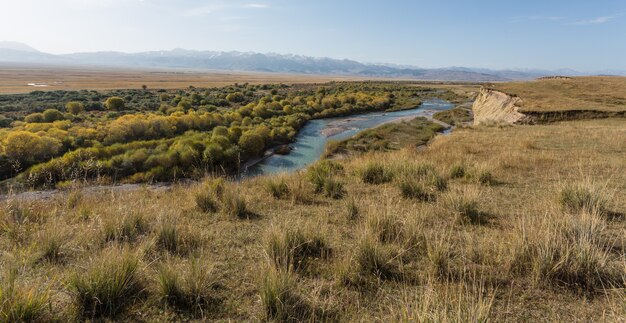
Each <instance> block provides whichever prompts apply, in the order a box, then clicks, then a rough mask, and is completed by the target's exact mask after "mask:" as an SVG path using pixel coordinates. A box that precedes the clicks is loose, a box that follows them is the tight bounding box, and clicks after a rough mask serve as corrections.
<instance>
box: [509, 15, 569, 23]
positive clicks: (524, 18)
mask: <svg viewBox="0 0 626 323" xmlns="http://www.w3.org/2000/svg"><path fill="white" fill-rule="evenodd" d="M563 19H565V18H564V17H561V16H540V15H536V16H519V17H513V18H511V22H515V23H518V22H524V21H560V20H563Z"/></svg>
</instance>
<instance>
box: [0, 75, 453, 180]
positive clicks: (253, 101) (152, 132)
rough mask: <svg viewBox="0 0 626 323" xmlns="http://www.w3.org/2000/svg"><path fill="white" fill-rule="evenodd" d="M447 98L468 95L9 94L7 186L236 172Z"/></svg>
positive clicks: (415, 91)
mask: <svg viewBox="0 0 626 323" xmlns="http://www.w3.org/2000/svg"><path fill="white" fill-rule="evenodd" d="M443 96H445V97H446V98H462V97H463V96H462V95H458V94H456V93H455V92H451V91H449V90H440V89H435V88H429V87H423V86H413V85H411V84H408V83H407V84H403V83H385V82H380V83H374V82H346V83H328V84H322V85H311V84H307V85H292V86H288V85H284V84H264V85H251V84H248V83H245V84H234V85H231V86H226V87H222V88H202V89H200V88H194V87H190V88H189V89H187V90H152V89H137V90H115V91H109V92H98V91H51V92H42V91H35V92H32V93H30V94H16V95H1V96H0V116H1V117H2V118H1V119H0V124H1V125H2V127H0V180H3V179H14V180H13V181H12V183H13V184H16V183H17V184H21V185H23V186H25V187H26V188H29V187H42V186H47V187H53V186H64V185H67V183H68V182H77V181H81V182H82V181H90V182H94V181H95V182H99V183H111V182H114V183H119V182H130V183H142V182H155V181H175V180H178V179H181V178H195V179H198V178H202V177H203V176H205V175H206V174H213V173H215V174H232V173H236V172H237V171H238V170H239V168H240V166H241V165H243V164H245V163H246V162H247V161H250V160H252V159H255V158H257V157H259V156H261V155H262V154H263V153H264V151H265V150H267V149H269V148H272V147H275V146H279V145H284V144H288V143H290V142H292V141H293V140H294V137H295V136H296V134H297V133H298V131H299V130H300V128H301V127H302V126H303V125H304V124H305V123H306V122H307V121H308V120H310V119H316V118H327V117H336V116H344V115H350V114H358V113H365V112H372V111H386V110H402V109H408V108H414V107H417V106H419V104H421V100H422V99H425V98H432V97H443ZM423 127H426V125H423ZM433 131H437V130H436V129H435V130H433Z"/></svg>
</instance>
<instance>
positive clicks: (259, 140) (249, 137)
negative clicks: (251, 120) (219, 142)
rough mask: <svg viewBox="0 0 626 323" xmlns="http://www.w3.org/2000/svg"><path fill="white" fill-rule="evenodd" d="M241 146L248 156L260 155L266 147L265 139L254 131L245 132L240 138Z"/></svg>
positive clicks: (245, 155)
mask: <svg viewBox="0 0 626 323" xmlns="http://www.w3.org/2000/svg"><path fill="white" fill-rule="evenodd" d="M239 148H241V150H242V153H243V155H244V157H246V158H250V157H255V156H259V155H261V153H262V152H263V149H264V148H265V140H264V139H263V137H261V136H260V135H258V134H257V133H255V132H253V131H248V132H244V133H243V134H242V135H241V138H239Z"/></svg>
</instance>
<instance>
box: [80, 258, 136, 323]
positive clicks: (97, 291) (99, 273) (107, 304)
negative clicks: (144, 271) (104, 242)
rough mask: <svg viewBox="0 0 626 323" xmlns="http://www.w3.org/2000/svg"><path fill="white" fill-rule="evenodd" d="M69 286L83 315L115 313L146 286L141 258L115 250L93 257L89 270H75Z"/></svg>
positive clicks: (131, 300) (97, 315)
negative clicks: (143, 281) (100, 256)
mask: <svg viewBox="0 0 626 323" xmlns="http://www.w3.org/2000/svg"><path fill="white" fill-rule="evenodd" d="M68 286H69V288H70V290H71V291H72V294H73V297H74V301H75V303H76V305H77V307H78V309H79V312H80V314H81V316H83V317H86V318H90V317H100V316H109V317H113V316H115V315H117V314H118V313H120V312H121V311H122V310H123V309H124V308H125V307H126V306H127V305H129V304H130V303H132V302H133V301H134V300H135V299H136V298H137V297H138V296H139V294H140V292H141V291H142V289H143V286H142V283H141V281H140V278H139V260H138V259H137V257H136V256H135V255H133V254H131V253H128V252H124V251H120V250H115V251H112V252H109V253H108V254H105V255H104V257H102V258H101V259H99V260H97V261H94V262H93V263H92V264H91V265H90V266H89V267H88V268H87V270H86V271H84V272H83V271H81V272H76V273H74V274H73V275H72V276H71V277H70V279H69V281H68Z"/></svg>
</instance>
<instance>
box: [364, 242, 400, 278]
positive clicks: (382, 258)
mask: <svg viewBox="0 0 626 323" xmlns="http://www.w3.org/2000/svg"><path fill="white" fill-rule="evenodd" d="M355 258H356V262H357V266H358V269H357V270H358V273H359V274H360V275H364V276H367V275H373V276H375V277H376V278H378V279H383V280H386V279H397V278H399V276H400V271H399V270H398V266H397V264H396V263H395V261H394V257H393V255H392V254H391V252H389V250H387V249H386V248H384V247H383V246H381V245H380V244H379V243H378V242H377V241H376V240H374V239H372V238H370V237H365V238H363V239H362V240H361V241H360V242H359V245H358V246H357V248H356V255H355Z"/></svg>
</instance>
